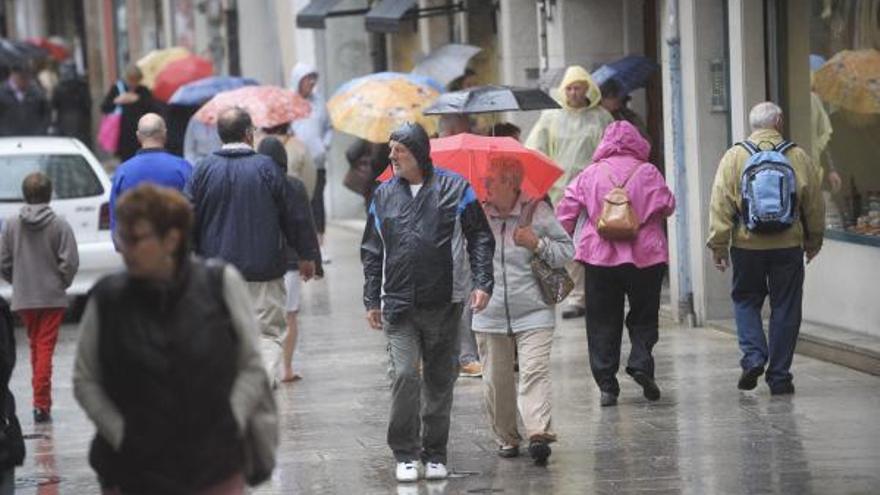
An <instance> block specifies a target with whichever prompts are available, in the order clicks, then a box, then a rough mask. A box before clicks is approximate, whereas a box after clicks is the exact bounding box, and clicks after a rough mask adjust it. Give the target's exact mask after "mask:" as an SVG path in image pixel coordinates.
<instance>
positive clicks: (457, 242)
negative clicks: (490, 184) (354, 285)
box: [361, 124, 495, 321]
mask: <svg viewBox="0 0 880 495" xmlns="http://www.w3.org/2000/svg"><path fill="white" fill-rule="evenodd" d="M391 137H392V139H393V140H395V141H398V142H400V143H403V144H404V145H406V146H407V148H409V150H410V152H412V154H413V155H414V156H415V157H416V159H417V160H418V163H419V166H420V167H421V168H422V170H423V171H424V172H425V180H424V182H423V183H422V187H421V188H420V189H419V191H418V193H417V194H416V195H415V196H413V194H412V190H411V188H410V184H409V182H408V181H407V180H406V179H403V178H401V177H394V178H392V179H391V180H389V181H388V182H385V183H383V184H382V185H380V186H379V187H378V188H377V189H376V192H375V193H374V195H373V201H372V202H371V204H370V208H369V215H368V218H367V224H366V227H365V229H364V236H363V241H362V243H361V261H362V263H363V266H364V279H365V282H364V306H366V308H367V309H368V310H369V309H378V308H380V307H381V308H382V311H383V314H384V316H385V318H386V319H388V320H389V321H395V320H396V319H398V318H399V317H400V316H401V315H402V314H403V313H405V312H406V311H407V310H409V309H410V308H413V307H420V308H423V307H438V306H442V305H446V304H450V303H455V302H461V301H463V300H464V299H465V297H466V296H467V293H468V291H469V289H470V288H471V287H472V286H473V287H474V288H477V289H481V290H483V291H485V292H487V293H489V294H491V293H492V287H493V285H494V281H493V275H492V256H493V254H494V252H495V239H494V237H493V236H492V231H491V229H490V228H489V225H488V223H487V221H486V216H485V214H484V213H483V209H482V208H481V207H480V203H479V202H478V201H477V196H476V194H475V193H474V190H473V189H472V188H471V186H470V184H468V182H467V181H466V180H464V178H463V177H461V176H460V175H458V174H454V173H452V172H449V171H446V170H442V169H435V168H434V166H433V164H432V163H431V160H430V143H429V140H428V136H427V134H426V133H425V131H424V129H422V127H421V126H419V125H418V124H405V125H404V126H402V127H401V128H400V129H398V130H397V131H395V132H394V133H393V134H392V136H391ZM465 241H466V242H465ZM465 243H466V247H465ZM465 249H466V250H467V255H468V259H469V262H470V268H471V273H472V281H467V280H462V277H461V276H460V273H461V271H459V270H454V260H455V259H461V258H460V256H463V255H464V250H465ZM471 282H472V285H471Z"/></svg>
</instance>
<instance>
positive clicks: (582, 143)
mask: <svg viewBox="0 0 880 495" xmlns="http://www.w3.org/2000/svg"><path fill="white" fill-rule="evenodd" d="M557 98H558V99H559V100H561V101H560V102H559V103H560V105H562V108H559V109H554V110H545V111H543V112H541V117H540V118H539V119H538V122H537V123H535V126H534V127H533V128H532V132H531V133H529V137H528V139H526V146H527V147H529V148H532V149H536V150H538V151H541V152H542V153H544V154H545V155H547V156H549V157H550V158H551V159H552V160H553V161H555V162H556V164H557V165H559V166H560V167H562V169H563V170H565V173H564V174H563V175H562V177H560V178H559V180H557V181H556V183H555V184H554V185H553V187H552V188H551V189H550V192H549V193H548V194H549V195H550V199H551V200H552V201H553V203H554V204H555V203H556V202H557V201H559V199H560V198H561V197H562V193H563V191H565V186H567V185H568V183H569V182H571V181H572V180H573V179H574V178H575V177H577V175H578V174H579V173H580V172H581V170H583V169H584V168H585V167H586V166H587V165H589V164H590V163H591V162H592V158H593V152H594V151H595V150H596V147H597V146H599V142H600V141H601V140H602V133H604V132H605V127H607V126H608V124H610V123H611V122H613V121H614V117H612V116H611V114H610V113H609V112H608V111H607V110H605V108H603V107H602V105H600V104H599V103H600V102H601V101H602V93H601V91H599V86H598V85H597V84H596V83H595V82H594V81H593V78H592V77H590V73H589V72H587V71H586V69H584V68H583V67H581V66H579V65H572V66H570V67H569V68H568V69H566V71H565V76H564V77H563V78H562V83H561V84H560V85H559V94H558V95H557ZM579 234H580V232H579V229H578V230H576V231H575V237H577V236H578V235H579ZM575 244H576V242H575ZM583 270H584V269H583V267H582V266H581V265H580V264H578V263H573V264H572V265H571V266H570V267H569V271H570V272H571V277H572V279H573V280H574V283H575V288H574V290H573V291H572V292H571V295H569V297H568V306H569V308H568V309H566V310H565V311H563V312H562V317H563V318H579V317H581V316H583V315H584V313H585V309H584V307H585V302H584V276H583Z"/></svg>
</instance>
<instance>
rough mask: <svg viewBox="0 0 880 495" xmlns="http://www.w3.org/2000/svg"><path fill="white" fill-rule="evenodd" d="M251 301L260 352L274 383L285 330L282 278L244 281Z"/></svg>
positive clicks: (285, 292) (271, 381)
mask: <svg viewBox="0 0 880 495" xmlns="http://www.w3.org/2000/svg"><path fill="white" fill-rule="evenodd" d="M246 285H247V288H248V292H249V293H250V295H251V301H252V302H253V308H254V316H256V317H257V324H258V325H259V326H260V354H261V355H262V357H263V364H264V365H265V366H266V373H267V374H268V375H269V382H270V383H275V379H276V376H277V370H278V365H279V364H280V363H281V342H280V339H281V335H282V334H283V333H284V331H285V330H287V321H286V320H285V310H284V305H285V302H286V298H287V291H286V289H285V287H284V278H283V277H282V278H277V279H275V280H269V281H268V282H246Z"/></svg>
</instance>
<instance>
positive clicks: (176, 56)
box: [137, 46, 192, 89]
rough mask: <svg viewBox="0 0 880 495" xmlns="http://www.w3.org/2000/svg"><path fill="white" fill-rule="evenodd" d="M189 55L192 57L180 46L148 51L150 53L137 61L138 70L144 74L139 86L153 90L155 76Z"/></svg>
mask: <svg viewBox="0 0 880 495" xmlns="http://www.w3.org/2000/svg"><path fill="white" fill-rule="evenodd" d="M189 55H192V54H191V53H190V51H189V50H187V49H186V48H183V47H182V46H172V47H171V48H165V49H162V50H152V51H150V53H147V54H146V55H144V56H143V57H141V59H140V60H138V61H137V66H138V68H139V69H140V70H141V72H143V74H144V79H143V81H141V84H143V85H144V86H146V87H148V88H150V89H153V85H154V84H155V83H156V76H158V75H159V73H160V72H162V69H163V68H165V66H166V65H168V64H169V63H171V62H174V61H175V60H180V59H182V58H184V57H187V56H189Z"/></svg>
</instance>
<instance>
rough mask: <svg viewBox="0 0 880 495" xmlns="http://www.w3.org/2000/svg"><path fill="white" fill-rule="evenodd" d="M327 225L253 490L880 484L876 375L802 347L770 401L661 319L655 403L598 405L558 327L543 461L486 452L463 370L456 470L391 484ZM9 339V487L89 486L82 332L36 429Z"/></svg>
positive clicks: (818, 490)
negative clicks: (261, 477)
mask: <svg viewBox="0 0 880 495" xmlns="http://www.w3.org/2000/svg"><path fill="white" fill-rule="evenodd" d="M328 234H329V235H328V239H327V246H328V247H329V249H328V251H329V253H330V255H331V256H332V263H331V264H330V265H328V266H327V268H326V272H327V278H326V279H325V280H323V281H320V282H312V283H309V284H307V286H306V287H305V290H304V293H303V297H304V299H303V305H302V308H303V310H302V314H301V320H300V325H301V330H300V346H299V349H298V350H297V356H296V358H295V362H294V366H295V367H296V368H297V369H298V370H299V371H300V372H301V373H302V375H303V376H304V379H303V380H302V381H299V382H296V383H293V384H286V385H282V386H281V387H280V388H279V390H278V395H277V398H278V402H279V407H280V411H281V415H282V418H281V434H282V439H281V449H280V452H279V454H278V468H277V469H276V472H275V475H274V477H273V479H272V481H271V482H270V483H266V484H265V485H263V486H261V487H260V489H259V490H256V491H255V493H259V494H275V493H277V494H282V493H283V494H291V493H298V494H299V493H301V494H344V495H356V494H373V493H375V494H385V493H404V494H442V493H450V494H452V493H505V494H521V493H522V494H528V493H534V494H550V493H558V494H582V493H600V494H617V493H644V492H649V493H686V494H722V493H723V494H727V493H785V494H808V493H815V494H838V493H847V494H849V493H878V492H880V421H878V419H877V414H878V411H880V377H874V376H870V375H866V374H862V373H859V372H856V371H852V370H849V369H847V368H843V367H840V366H836V365H832V364H826V363H823V362H820V361H817V360H814V359H810V358H806V357H804V356H800V355H798V356H796V357H795V364H794V367H793V372H794V375H795V385H796V387H797V394H796V395H794V396H788V397H782V398H776V397H774V398H771V397H770V394H769V392H768V390H767V388H766V385H764V384H763V382H762V383H761V385H760V386H759V387H758V389H756V390H755V391H753V392H747V393H743V392H739V391H738V390H737V389H736V381H737V379H738V376H739V367H738V359H739V352H738V350H737V347H736V341H735V340H734V338H733V337H732V336H730V335H727V334H723V333H720V332H717V331H715V330H710V329H688V328H681V327H678V326H673V325H669V324H668V322H667V324H665V325H664V327H663V328H662V329H661V335H660V343H659V344H658V346H657V347H656V349H655V356H656V359H657V382H658V384H659V385H660V387H661V389H662V391H663V396H662V398H661V399H660V401H658V402H656V403H650V404H649V403H647V401H646V400H645V399H643V398H642V396H641V389H640V388H639V387H638V386H637V385H636V384H635V383H634V382H632V381H631V380H629V379H628V378H627V377H625V374H623V373H622V372H621V375H620V381H621V387H622V390H621V395H620V402H619V405H618V406H617V407H614V408H600V407H599V393H598V391H597V389H596V387H595V385H594V383H593V381H592V378H591V377H590V372H589V368H588V366H587V358H586V338H585V333H584V326H583V322H582V321H580V320H578V321H575V322H571V321H566V322H564V323H561V324H560V326H559V327H558V328H557V333H556V336H555V340H554V349H553V386H554V387H553V394H554V428H555V430H556V431H557V432H558V434H559V439H560V440H559V442H558V443H555V444H553V455H552V457H551V458H550V463H549V465H548V466H547V467H546V468H545V467H537V466H534V465H533V464H532V463H531V461H530V459H528V457H527V456H525V457H520V458H517V459H501V458H499V457H498V456H497V455H496V454H495V448H496V447H495V444H494V441H493V439H492V436H491V434H490V431H489V429H488V426H487V424H486V421H485V419H484V414H483V410H482V396H481V390H480V387H481V384H480V380H479V379H475V378H460V379H459V381H458V383H457V385H456V393H455V404H454V407H453V415H452V432H451V439H450V445H449V452H450V463H449V467H450V469H451V471H452V474H451V477H450V479H449V480H447V481H445V482H431V483H428V482H424V481H421V482H419V483H418V484H414V485H409V486H404V485H401V486H400V487H398V484H397V482H396V481H395V480H394V473H393V468H394V461H393V458H392V456H391V453H390V451H389V450H388V448H387V446H386V445H385V426H386V421H387V413H388V408H389V401H390V395H389V391H388V382H387V375H386V373H387V364H386V360H385V341H384V338H383V336H382V335H381V333H378V332H375V331H372V330H368V329H367V325H366V323H365V321H364V318H363V314H364V311H363V305H362V303H361V285H362V280H363V278H362V275H361V272H360V262H359V255H358V244H359V241H360V235H359V234H358V233H357V232H355V231H354V230H348V229H347V228H342V227H339V226H335V227H332V228H331V229H330V230H329V232H328ZM560 321H562V320H560ZM17 339H18V348H19V354H18V359H19V360H18V363H17V366H16V370H15V373H14V376H13V382H12V386H13V390H14V391H15V393H16V398H17V400H18V410H19V417H20V419H21V422H22V427H23V429H24V432H25V434H26V435H27V437H26V446H27V450H28V453H27V459H26V464H25V465H24V466H23V467H21V468H19V469H18V470H17V472H16V477H17V482H16V484H17V491H16V493H22V494H34V493H39V494H56V493H60V494H89V493H97V492H98V488H97V482H96V480H95V476H94V473H93V472H92V470H91V468H90V467H89V466H88V460H87V453H88V446H89V442H90V440H91V437H92V435H93V428H92V425H91V423H90V422H89V421H88V420H87V418H86V417H85V415H84V413H83V412H82V411H81V410H80V409H79V408H78V406H77V405H76V403H75V402H74V400H73V396H72V393H71V370H72V362H73V354H74V347H75V340H76V329H75V327H73V326H65V327H64V329H63V330H62V334H61V338H60V340H59V346H58V350H57V352H56V356H55V376H54V400H55V405H54V406H53V410H52V415H53V417H54V422H53V423H52V425H51V426H48V427H35V426H34V424H33V420H32V418H31V414H30V407H29V404H30V401H31V392H30V369H29V362H28V359H29V357H28V352H27V340H26V338H25V336H24V334H23V333H22V332H21V329H19V331H18V333H17ZM625 350H626V349H625Z"/></svg>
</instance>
